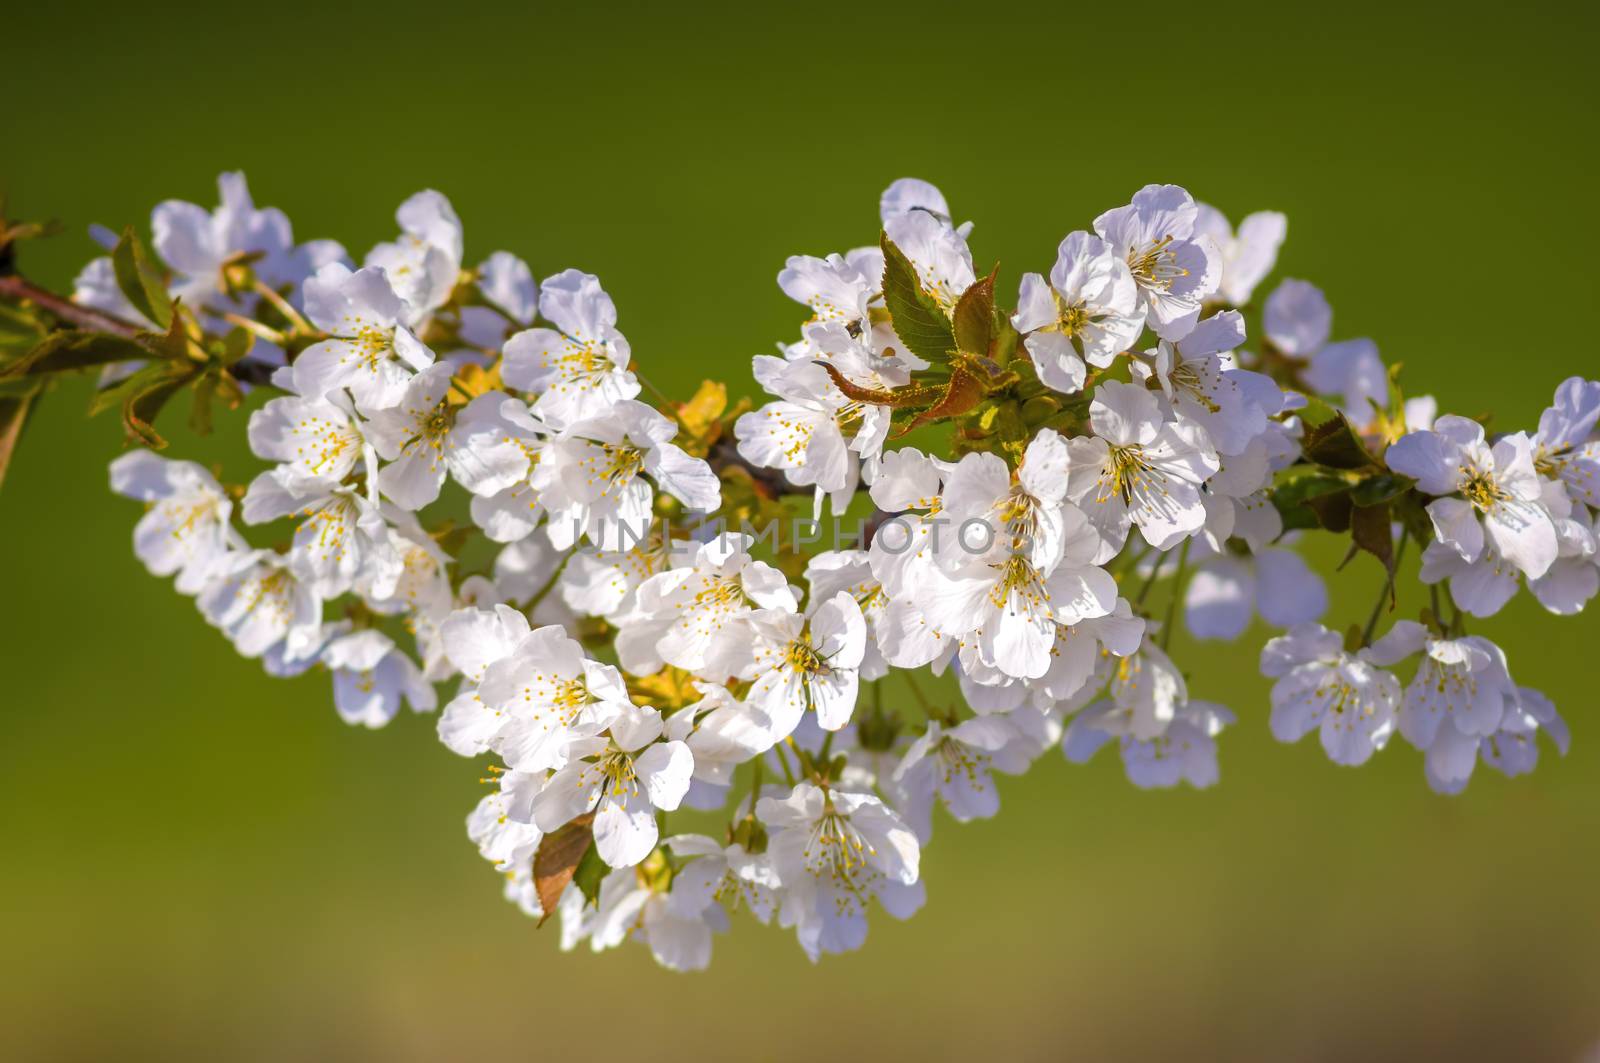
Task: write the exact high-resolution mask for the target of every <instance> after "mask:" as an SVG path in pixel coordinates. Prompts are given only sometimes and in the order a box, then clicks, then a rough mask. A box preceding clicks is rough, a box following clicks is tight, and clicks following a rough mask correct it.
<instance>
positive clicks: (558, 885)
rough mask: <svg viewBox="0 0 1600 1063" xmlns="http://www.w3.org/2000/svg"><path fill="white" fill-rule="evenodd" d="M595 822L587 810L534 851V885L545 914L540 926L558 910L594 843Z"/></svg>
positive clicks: (549, 835)
mask: <svg viewBox="0 0 1600 1063" xmlns="http://www.w3.org/2000/svg"><path fill="white" fill-rule="evenodd" d="M593 822H594V814H593V813H592V812H591V813H586V814H584V815H582V816H579V817H578V818H577V819H575V820H573V821H572V822H571V823H568V824H567V825H566V826H565V827H562V828H561V829H560V830H558V831H556V832H555V833H554V834H546V835H545V836H544V839H543V840H542V841H540V842H539V851H538V852H537V853H534V854H533V888H534V890H535V892H537V893H538V895H539V910H540V911H542V912H543V913H544V914H543V915H541V916H540V917H539V925H540V926H543V925H544V921H545V920H546V919H549V918H550V916H551V915H553V914H554V913H555V910H556V904H557V903H558V902H560V900H561V895H562V894H563V893H565V892H566V889H567V884H568V883H569V882H571V881H572V875H573V873H574V872H576V871H577V870H578V864H579V863H580V862H581V861H582V860H583V854H584V853H586V852H588V851H589V846H591V845H593V844H594V831H593V829H592V828H591V827H590V824H591V823H593Z"/></svg>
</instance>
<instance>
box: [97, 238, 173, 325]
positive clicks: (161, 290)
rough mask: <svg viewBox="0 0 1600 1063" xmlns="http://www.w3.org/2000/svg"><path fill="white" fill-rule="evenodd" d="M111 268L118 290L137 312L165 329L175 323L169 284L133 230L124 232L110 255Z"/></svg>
mask: <svg viewBox="0 0 1600 1063" xmlns="http://www.w3.org/2000/svg"><path fill="white" fill-rule="evenodd" d="M111 265H112V267H113V269H114V270H115V271H116V274H117V287H119V288H121V289H122V294H123V295H124V296H126V297H127V299H128V302H130V303H132V304H133V308H134V309H135V310H137V311H139V313H141V314H143V315H144V316H145V318H146V319H147V320H150V321H153V322H155V323H156V324H157V325H159V326H161V327H162V328H166V327H167V326H168V325H169V324H171V323H172V299H171V298H170V297H169V296H168V295H167V285H166V281H165V279H164V278H163V277H162V276H161V271H160V270H159V269H158V268H156V265H155V263H154V262H152V261H151V260H150V256H149V254H148V253H146V251H145V249H144V244H143V243H142V242H141V241H140V239H139V235H138V234H137V233H135V232H134V231H133V226H131V225H130V226H128V227H127V228H126V229H124V230H122V239H121V240H118V241H117V246H116V248H115V249H114V250H113V251H112V252H111Z"/></svg>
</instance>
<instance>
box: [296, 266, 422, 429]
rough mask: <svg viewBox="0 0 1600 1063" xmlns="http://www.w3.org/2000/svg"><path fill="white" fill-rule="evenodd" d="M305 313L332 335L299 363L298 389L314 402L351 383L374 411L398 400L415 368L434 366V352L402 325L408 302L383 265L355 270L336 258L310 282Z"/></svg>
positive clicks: (360, 405) (360, 402)
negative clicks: (401, 296) (392, 282)
mask: <svg viewBox="0 0 1600 1063" xmlns="http://www.w3.org/2000/svg"><path fill="white" fill-rule="evenodd" d="M305 303H306V306H305V314H306V317H307V318H309V319H310V320H311V323H312V324H314V325H316V326H317V327H318V328H320V329H322V330H323V331H324V332H327V333H328V334H329V338H328V339H325V340H322V341H320V342H318V343H314V344H312V345H311V346H310V347H307V348H306V349H305V350H304V351H302V352H300V357H298V358H296V359H295V361H294V372H293V379H294V390H295V391H296V392H297V393H298V394H300V395H301V396H303V397H304V398H307V399H311V400H316V399H321V398H323V397H325V396H327V395H328V393H329V392H334V391H337V390H339V389H348V390H349V392H350V394H351V396H352V397H353V398H354V399H355V404H356V408H357V409H358V410H361V411H363V412H367V413H370V412H371V411H374V410H382V409H387V408H388V407H390V406H393V405H395V404H396V403H398V402H399V401H400V400H401V399H402V398H403V397H404V396H405V392H406V386H407V384H408V383H409V382H410V380H411V377H412V374H413V373H414V372H416V371H418V370H421V369H426V368H427V367H428V366H430V365H432V364H433V360H434V358H433V352H432V351H430V350H429V349H428V348H427V347H426V346H424V345H423V343H422V341H421V340H419V339H417V337H416V336H415V335H413V334H412V332H411V330H410V329H409V328H407V327H406V325H405V324H404V323H403V321H404V319H405V318H406V317H407V315H408V313H409V308H408V306H407V305H406V303H405V301H404V300H402V299H401V298H400V297H399V296H398V295H396V294H395V291H394V289H393V288H392V287H390V285H389V278H388V277H387V276H386V275H385V274H384V272H383V270H381V269H377V268H374V267H367V268H364V269H359V270H356V271H355V272H353V273H352V272H351V271H350V268H349V267H348V266H345V265H343V264H342V263H338V262H334V263H330V264H329V265H326V266H323V267H322V268H321V269H319V270H318V271H317V272H316V274H315V275H314V276H313V277H311V278H310V279H309V280H307V281H306V283H305Z"/></svg>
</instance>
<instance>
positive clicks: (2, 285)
mask: <svg viewBox="0 0 1600 1063" xmlns="http://www.w3.org/2000/svg"><path fill="white" fill-rule="evenodd" d="M0 298H3V299H17V300H22V299H26V300H28V301H29V302H33V303H37V304H39V305H40V306H42V307H44V308H45V309H46V310H48V311H49V312H50V313H51V314H53V315H55V316H56V317H58V318H60V319H61V320H62V321H65V322H67V323H68V324H70V325H72V326H73V327H74V328H81V329H88V330H89V331H91V332H109V333H111V334H112V335H114V336H122V337H125V338H127V339H133V338H135V337H136V336H137V335H138V334H139V332H140V329H139V326H137V325H135V324H132V323H131V322H127V321H124V320H122V319H121V318H118V317H112V316H111V315H110V314H107V313H105V312H103V311H100V310H96V309H94V308H93V307H88V306H79V305H78V304H77V303H75V302H73V301H72V300H70V299H66V298H63V297H62V296H59V295H57V294H56V293H54V292H52V291H49V290H48V289H45V288H41V287H39V286H38V285H37V284H34V283H33V282H32V281H30V280H28V279H27V278H25V277H21V276H18V275H16V274H12V275H10V276H6V277H0Z"/></svg>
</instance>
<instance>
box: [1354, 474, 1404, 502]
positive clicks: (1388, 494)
mask: <svg viewBox="0 0 1600 1063" xmlns="http://www.w3.org/2000/svg"><path fill="white" fill-rule="evenodd" d="M1413 482H1414V481H1413V480H1411V479H1410V478H1409V477H1406V476H1400V475H1398V474H1396V473H1392V472H1380V473H1378V474H1376V475H1374V476H1368V477H1367V478H1366V479H1365V480H1362V481H1361V482H1360V483H1358V484H1356V486H1355V488H1354V489H1353V490H1351V492H1350V501H1352V502H1354V503H1355V504H1356V505H1357V506H1358V507H1360V506H1378V505H1383V504H1385V503H1387V502H1392V501H1393V500H1394V499H1396V498H1398V497H1400V496H1401V495H1403V494H1405V493H1406V492H1407V491H1409V490H1410V489H1411V485H1412V484H1413Z"/></svg>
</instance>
